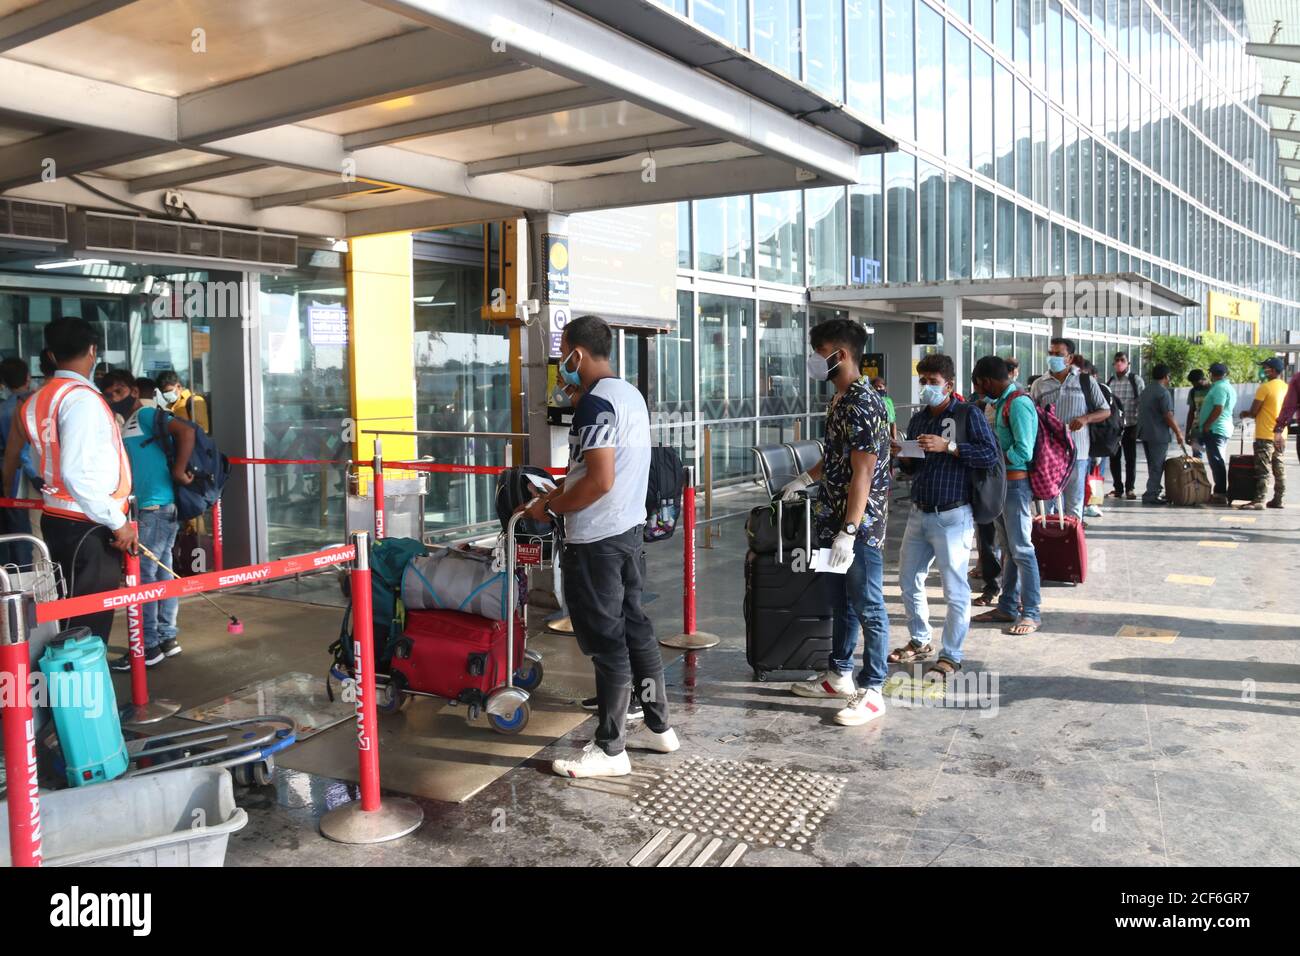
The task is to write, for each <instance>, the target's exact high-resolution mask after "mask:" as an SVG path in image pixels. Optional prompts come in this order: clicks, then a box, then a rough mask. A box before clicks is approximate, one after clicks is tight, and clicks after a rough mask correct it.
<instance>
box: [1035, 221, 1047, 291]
mask: <svg viewBox="0 0 1300 956" xmlns="http://www.w3.org/2000/svg"><path fill="white" fill-rule="evenodd" d="M1048 253H1049V250H1048V233H1047V220H1046V219H1044V218H1043V217H1042V216H1035V217H1034V269H1035V270H1036V272H1035V274H1036V275H1040V276H1042V275H1047V274H1048V266H1049V263H1048Z"/></svg>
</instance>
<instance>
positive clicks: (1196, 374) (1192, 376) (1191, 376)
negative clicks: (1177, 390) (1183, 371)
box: [1187, 368, 1205, 385]
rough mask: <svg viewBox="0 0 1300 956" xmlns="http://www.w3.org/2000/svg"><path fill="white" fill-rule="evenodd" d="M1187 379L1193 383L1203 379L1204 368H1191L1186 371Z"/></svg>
mask: <svg viewBox="0 0 1300 956" xmlns="http://www.w3.org/2000/svg"><path fill="white" fill-rule="evenodd" d="M1187 381H1189V382H1191V383H1192V384H1193V385H1195V384H1196V383H1197V382H1203V381H1205V370H1204V369H1200V368H1194V369H1192V370H1191V371H1190V372H1188V373H1187Z"/></svg>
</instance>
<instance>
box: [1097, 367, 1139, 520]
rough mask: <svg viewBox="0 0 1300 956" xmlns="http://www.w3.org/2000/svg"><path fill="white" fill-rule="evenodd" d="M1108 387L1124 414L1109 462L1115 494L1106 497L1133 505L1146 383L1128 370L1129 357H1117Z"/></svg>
mask: <svg viewBox="0 0 1300 956" xmlns="http://www.w3.org/2000/svg"><path fill="white" fill-rule="evenodd" d="M1106 384H1107V385H1109V386H1110V391H1111V394H1112V395H1114V396H1115V400H1116V401H1117V402H1119V404H1120V407H1121V408H1122V409H1123V410H1124V432H1123V434H1122V435H1121V437H1120V446H1119V449H1118V450H1117V451H1116V452H1115V454H1114V455H1112V456H1111V458H1110V473H1111V477H1112V478H1114V479H1115V490H1114V491H1112V492H1111V493H1110V494H1109V495H1107V496H1106V497H1108V498H1127V499H1128V500H1130V501H1132V500H1133V499H1134V498H1136V497H1137V494H1136V493H1135V492H1134V491H1133V486H1134V482H1135V481H1136V479H1137V441H1138V402H1139V400H1140V399H1141V398H1142V388H1143V382H1142V376H1140V375H1138V374H1137V372H1135V371H1133V369H1132V368H1130V367H1129V362H1128V354H1127V353H1125V352H1116V353H1115V374H1114V375H1112V376H1111V377H1110V381H1109V382H1107V383H1106ZM1121 461H1123V463H1124V474H1123V480H1122V481H1121V480H1120V479H1121V476H1120V470H1119V466H1120V462H1121Z"/></svg>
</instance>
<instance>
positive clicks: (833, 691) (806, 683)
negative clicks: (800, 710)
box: [790, 671, 857, 699]
mask: <svg viewBox="0 0 1300 956" xmlns="http://www.w3.org/2000/svg"><path fill="white" fill-rule="evenodd" d="M856 690H857V685H856V684H854V683H853V675H852V674H839V673H836V672H835V671H821V672H819V673H818V674H816V675H815V676H813V677H810V678H809V679H808V680H801V681H795V682H794V683H793V684H791V685H790V693H792V694H794V695H795V696H796V697H820V698H823V699H824V698H828V697H852V696H853V692H854V691H856Z"/></svg>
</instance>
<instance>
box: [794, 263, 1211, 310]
mask: <svg viewBox="0 0 1300 956" xmlns="http://www.w3.org/2000/svg"><path fill="white" fill-rule="evenodd" d="M808 298H809V300H810V301H811V302H812V303H813V304H814V305H826V306H831V307H833V308H837V309H851V310H852V311H854V312H857V313H862V314H865V315H869V316H871V317H872V318H876V319H891V318H893V319H903V320H909V319H910V320H915V319H923V320H935V321H938V320H942V318H943V305H944V301H945V300H949V299H960V300H961V310H962V316H963V317H964V318H966V319H1001V318H1025V317H1028V318H1061V317H1065V316H1079V317H1097V316H1101V317H1105V316H1125V315H1178V314H1180V313H1181V312H1182V310H1183V309H1185V308H1187V307H1189V306H1194V305H1198V304H1199V303H1197V302H1196V301H1195V300H1194V299H1189V298H1187V297H1186V296H1184V295H1181V294H1179V293H1177V292H1175V291H1174V290H1173V289H1170V288H1168V287H1166V286H1163V285H1160V284H1159V283H1157V282H1152V281H1151V280H1150V279H1148V278H1146V277H1145V276H1142V275H1138V274H1137V273H1136V272H1116V273H1107V274H1104V275H1084V276H1040V277H1037V278H1022V279H953V280H949V281H947V282H926V283H913V282H886V283H883V284H880V285H844V286H821V287H818V288H815V289H809V290H808Z"/></svg>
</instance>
